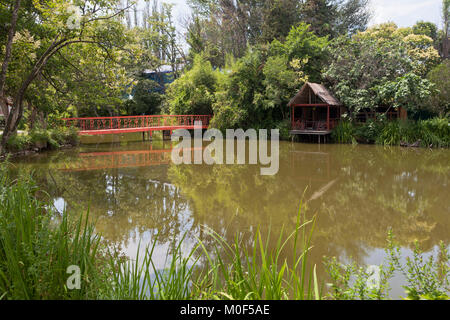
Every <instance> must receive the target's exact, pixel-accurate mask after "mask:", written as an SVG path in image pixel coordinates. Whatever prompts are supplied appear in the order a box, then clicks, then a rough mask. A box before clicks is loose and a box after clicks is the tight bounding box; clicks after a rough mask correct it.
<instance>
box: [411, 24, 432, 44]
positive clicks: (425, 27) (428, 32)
mask: <svg viewBox="0 0 450 320" xmlns="http://www.w3.org/2000/svg"><path fill="white" fill-rule="evenodd" d="M412 31H413V33H414V34H417V35H425V36H428V37H430V38H431V39H433V41H436V40H437V37H438V34H437V33H438V28H437V26H436V25H435V24H434V23H432V22H425V21H418V22H416V24H415V25H414V26H413V27H412Z"/></svg>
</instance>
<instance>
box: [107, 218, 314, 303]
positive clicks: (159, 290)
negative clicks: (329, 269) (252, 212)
mask: <svg viewBox="0 0 450 320" xmlns="http://www.w3.org/2000/svg"><path fill="white" fill-rule="evenodd" d="M300 217H301V216H300V213H299V217H298V220H297V225H296V227H295V230H294V231H293V232H292V233H290V234H286V235H285V234H284V232H281V233H280V235H279V237H278V240H277V242H276V246H275V247H274V248H273V249H270V248H269V247H270V245H269V244H270V243H269V238H270V235H269V236H268V237H267V238H266V239H265V240H264V239H263V237H262V235H261V233H260V231H259V230H258V231H257V232H256V234H255V236H254V238H253V242H252V245H251V247H252V248H253V249H252V250H251V251H249V250H248V249H246V246H243V245H242V239H241V238H240V237H239V236H236V237H235V240H234V242H233V243H232V244H229V243H227V241H226V240H225V239H223V238H222V237H221V236H220V235H219V234H217V233H216V232H214V231H213V230H211V229H208V228H206V227H205V231H206V233H207V234H208V235H209V237H211V239H212V240H213V242H212V243H213V250H212V251H210V250H208V249H207V247H206V245H205V244H204V242H203V241H201V240H200V239H197V244H196V245H195V246H194V247H193V248H192V249H191V250H190V251H189V252H188V253H187V254H186V255H183V252H182V249H181V248H182V243H183V240H184V239H185V237H183V238H182V239H181V241H180V242H179V243H178V244H177V246H176V248H175V250H174V251H173V253H172V254H171V256H170V257H168V258H169V259H168V261H170V262H169V264H168V266H167V267H166V268H163V269H158V268H157V267H156V266H155V264H154V263H153V254H154V249H155V243H156V241H155V242H154V243H153V245H152V246H151V247H147V248H146V250H145V254H144V256H143V257H139V256H137V257H136V259H135V260H134V261H127V262H125V263H124V264H122V265H120V266H119V267H118V266H116V265H115V266H114V267H113V269H114V270H117V272H115V273H114V275H113V277H114V281H113V283H114V289H113V297H114V298H115V299H230V300H235V299H239V300H247V299H252V300H260V299H264V300H266V299H269V300H280V299H298V300H306V299H320V297H321V290H320V289H319V282H318V280H317V275H316V270H315V267H314V269H312V270H311V268H310V265H309V263H308V253H309V250H310V249H311V235H312V231H313V229H314V228H313V226H314V219H313V220H308V221H305V222H303V223H301V224H300ZM310 224H311V225H312V227H311V231H309V232H307V231H306V227H307V226H308V225H310ZM291 243H293V249H292V250H293V254H294V256H293V257H294V259H293V260H292V261H291V262H288V260H287V259H286V258H282V254H283V253H285V251H287V250H289V249H288V244H291Z"/></svg>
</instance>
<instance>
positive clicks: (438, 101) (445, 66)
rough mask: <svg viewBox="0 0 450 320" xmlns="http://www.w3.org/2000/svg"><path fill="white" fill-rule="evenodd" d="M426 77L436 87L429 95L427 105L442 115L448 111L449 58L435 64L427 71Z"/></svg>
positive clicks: (449, 89) (449, 90)
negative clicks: (429, 98)
mask: <svg viewBox="0 0 450 320" xmlns="http://www.w3.org/2000/svg"><path fill="white" fill-rule="evenodd" d="M427 78H428V80H430V81H431V82H432V83H434V85H435V87H436V89H437V90H436V92H435V93H434V94H432V96H431V100H430V103H429V107H430V109H431V110H432V111H434V112H436V113H437V114H439V116H441V117H443V116H445V115H447V114H448V113H449V112H450V60H448V59H447V60H445V61H444V62H442V63H441V64H440V65H438V66H436V67H435V68H434V69H433V70H431V71H430V73H428V76H427Z"/></svg>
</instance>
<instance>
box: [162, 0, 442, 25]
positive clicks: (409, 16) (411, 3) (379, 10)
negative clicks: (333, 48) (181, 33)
mask: <svg viewBox="0 0 450 320" xmlns="http://www.w3.org/2000/svg"><path fill="white" fill-rule="evenodd" d="M160 1H161V0H160ZM164 2H168V3H173V4H175V8H174V11H175V12H174V15H175V19H176V20H177V21H179V20H181V19H183V17H186V16H188V15H189V7H188V6H187V4H186V0H165V1H164ZM441 6H442V0H371V8H372V11H373V13H374V16H373V18H372V20H371V22H370V25H373V24H378V23H382V22H387V21H393V22H395V23H396V24H397V25H398V26H400V27H407V26H412V25H413V24H414V23H415V22H416V21H418V20H425V21H431V22H434V23H436V24H437V25H438V27H439V28H441V27H442V23H441Z"/></svg>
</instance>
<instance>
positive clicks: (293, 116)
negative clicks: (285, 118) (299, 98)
mask: <svg viewBox="0 0 450 320" xmlns="http://www.w3.org/2000/svg"><path fill="white" fill-rule="evenodd" d="M294 124H295V106H292V130H295V128H294Z"/></svg>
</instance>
